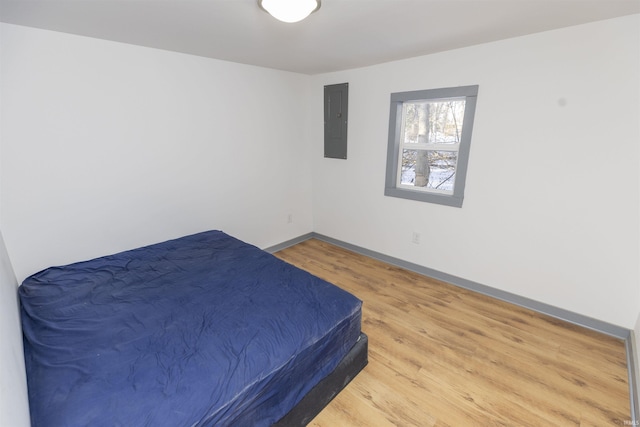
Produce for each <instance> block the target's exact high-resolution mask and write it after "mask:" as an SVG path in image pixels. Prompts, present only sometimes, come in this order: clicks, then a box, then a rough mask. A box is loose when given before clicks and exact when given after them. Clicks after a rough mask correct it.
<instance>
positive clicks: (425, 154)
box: [384, 86, 478, 207]
mask: <svg viewBox="0 0 640 427" xmlns="http://www.w3.org/2000/svg"><path fill="white" fill-rule="evenodd" d="M477 95H478V86H461V87H454V88H444V89H430V90H420V91H413V92H399V93H392V94H391V112H390V117H389V146H388V151H387V178H386V183H385V190H384V194H385V195H387V196H392V197H401V198H405V199H412V200H419V201H423V202H431V203H439V204H443V205H447V206H455V207H461V206H462V199H463V196H464V182H465V178H466V174H467V161H468V159H469V146H470V143H471V131H472V129H473V116H474V113H475V109H476V98H477Z"/></svg>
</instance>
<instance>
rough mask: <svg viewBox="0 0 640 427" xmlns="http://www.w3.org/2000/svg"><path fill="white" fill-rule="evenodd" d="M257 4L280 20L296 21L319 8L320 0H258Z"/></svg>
mask: <svg viewBox="0 0 640 427" xmlns="http://www.w3.org/2000/svg"><path fill="white" fill-rule="evenodd" d="M258 5H259V6H260V7H261V8H262V9H263V10H265V11H266V12H267V13H269V14H270V15H271V16H273V17H274V18H276V19H278V20H280V21H282V22H289V23H292V22H298V21H302V20H303V19H304V18H306V17H307V16H309V15H311V14H312V13H313V12H315V11H316V10H318V9H320V0H258Z"/></svg>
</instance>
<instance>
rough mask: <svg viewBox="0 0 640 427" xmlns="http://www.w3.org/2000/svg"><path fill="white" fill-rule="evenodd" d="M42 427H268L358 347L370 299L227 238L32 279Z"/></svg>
mask: <svg viewBox="0 0 640 427" xmlns="http://www.w3.org/2000/svg"><path fill="white" fill-rule="evenodd" d="M19 295H20V300H21V303H22V325H23V329H24V344H25V361H26V367H27V379H28V385H29V401H30V410H31V421H32V425H33V426H213V425H215V426H218V425H242V426H267V425H271V424H273V423H274V422H276V421H277V420H279V419H280V418H282V417H283V416H284V415H285V414H287V412H289V410H290V409H291V408H293V407H294V406H295V405H296V403H297V402H298V401H299V400H300V399H302V397H303V396H304V395H305V394H306V393H307V392H308V391H309V390H310V389H311V388H312V387H313V386H314V385H316V384H317V383H318V382H319V381H320V380H321V379H322V378H324V377H325V376H327V375H328V374H329V373H330V372H331V371H332V370H333V369H334V368H335V367H336V365H337V364H338V363H339V362H340V360H341V359H342V358H343V356H344V355H345V354H347V353H348V351H349V350H350V349H351V347H352V346H353V345H354V344H355V342H356V341H357V339H358V336H359V334H360V321H361V301H360V300H358V299H357V298H356V297H354V296H353V295H351V294H349V293H347V292H345V291H343V290H341V289H339V288H338V287H336V286H334V285H332V284H330V283H328V282H325V281H323V280H321V279H319V278H317V277H315V276H313V275H311V274H309V273H307V272H305V271H302V270H300V269H298V268H296V267H294V266H292V265H290V264H287V263H285V262H283V261H281V260H279V259H277V258H276V257H274V256H272V255H270V254H268V253H266V252H264V251H262V250H260V249H258V248H256V247H255V246H251V245H248V244H246V243H243V242H241V241H240V240H237V239H235V238H233V237H230V236H228V235H227V234H225V233H223V232H220V231H208V232H204V233H199V234H195V235H192V236H186V237H182V238H180V239H176V240H170V241H167V242H164V243H159V244H156V245H151V246H147V247H143V248H139V249H134V250H131V251H126V252H122V253H119V254H115V255H111V256H106V257H102V258H97V259H94V260H90V261H85V262H80V263H76V264H71V265H67V266H63V267H52V268H49V269H47V270H44V271H42V272H39V273H37V274H34V275H33V276H30V277H28V278H27V279H26V280H25V281H24V283H23V284H22V286H20V288H19Z"/></svg>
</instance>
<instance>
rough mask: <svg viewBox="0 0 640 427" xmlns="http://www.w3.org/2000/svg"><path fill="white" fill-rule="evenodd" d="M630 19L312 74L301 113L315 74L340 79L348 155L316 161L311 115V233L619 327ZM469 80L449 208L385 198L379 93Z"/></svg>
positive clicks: (632, 131) (635, 110)
mask: <svg viewBox="0 0 640 427" xmlns="http://www.w3.org/2000/svg"><path fill="white" fill-rule="evenodd" d="M639 21H640V19H639V16H638V15H635V16H630V17H624V18H619V19H614V20H609V21H601V22H596V23H592V24H588V25H582V26H577V27H572V28H566V29H561V30H557V31H551V32H546V33H540V34H535V35H530V36H526V37H520V38H514V39H510V40H504V41H500V42H496V43H491V44H485V45H479V46H475V47H469V48H465V49H460V50H455V51H449V52H444V53H439V54H434V55H429V56H424V57H418V58H413V59H410V60H404V61H397V62H392V63H387V64H382V65H378V66H373V67H368V68H362V69H355V70H349V71H344V72H338V73H331V74H325V75H320V76H315V77H314V79H313V86H314V89H313V92H312V99H311V102H310V104H309V105H310V107H309V108H310V109H309V114H310V117H321V116H322V110H321V108H322V86H323V85H325V84H332V83H342V82H349V91H350V92H349V129H348V134H349V147H348V160H346V161H343V160H332V159H324V158H322V132H323V129H322V122H321V121H320V120H316V121H314V122H312V130H311V132H313V147H314V148H313V153H312V154H313V168H314V193H313V212H314V230H315V231H316V232H318V233H321V234H324V235H327V236H330V237H333V238H336V239H339V240H342V241H346V242H349V243H352V244H355V245H358V246H362V247H365V248H368V249H371V250H374V251H377V252H381V253H384V254H387V255H390V256H393V257H396V258H400V259H404V260H406V261H409V262H413V263H416V264H419V265H423V266H426V267H429V268H432V269H436V270H439V271H442V272H445V273H448V274H452V275H455V276H458V277H461V278H464V279H468V280H472V281H475V282H479V283H482V284H485V285H488V286H491V287H494V288H498V289H502V290H505V291H508V292H512V293H515V294H517V295H521V296H524V297H527V298H531V299H533V300H536V301H540V302H543V303H546V304H550V305H554V306H557V307H560V308H563V309H565V310H570V311H572V312H576V313H579V314H582V315H585V316H590V317H593V318H596V319H599V320H602V321H606V322H610V323H612V324H615V325H619V326H622V327H625V328H630V329H631V328H633V327H634V325H635V321H636V316H637V314H638V309H639V305H640V303H639V301H640V297H639V293H640V290H639V279H640V277H639V270H638V259H639V256H640V251H639V246H640V242H639V239H638V236H639V232H640V231H639V224H640V221H639V218H640V209H639V208H640V188H639V180H638V173H639V171H640V169H639V160H640V157H639V156H640V153H639V150H638V142H639V141H640V128H639V119H638V118H639V117H640V108H639V101H640V99H639V97H638V96H637V95H638V93H639V85H640V79H639V78H638V76H639V75H640V59H639V56H640V34H639V32H640V25H639V23H640V22H639ZM471 84H479V86H480V88H479V95H478V105H477V113H476V118H475V128H474V133H473V137H472V142H471V155H470V163H469V168H468V175H467V183H466V191H465V193H466V194H465V200H464V205H463V207H462V209H457V208H451V207H445V206H439V205H433V204H427V203H421V202H414V201H409V200H402V199H397V198H391V197H385V196H384V195H383V189H384V178H385V177H384V173H385V164H386V148H387V129H388V121H389V94H390V93H392V92H399V91H408V90H418V89H430V88H439V87H449V86H459V85H471ZM605 106H606V108H605ZM413 231H416V232H418V233H421V236H422V243H421V244H420V245H415V244H412V243H411V236H412V232H413Z"/></svg>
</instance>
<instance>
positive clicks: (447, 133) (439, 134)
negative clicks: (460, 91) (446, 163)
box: [402, 99, 465, 144]
mask: <svg viewBox="0 0 640 427" xmlns="http://www.w3.org/2000/svg"><path fill="white" fill-rule="evenodd" d="M464 106H465V100H464V99H450V100H445V101H432V102H429V101H411V102H405V103H404V104H403V106H402V117H403V129H402V131H403V134H402V141H403V143H405V144H417V143H423V144H455V143H459V142H460V135H461V133H462V121H463V118H464Z"/></svg>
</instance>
